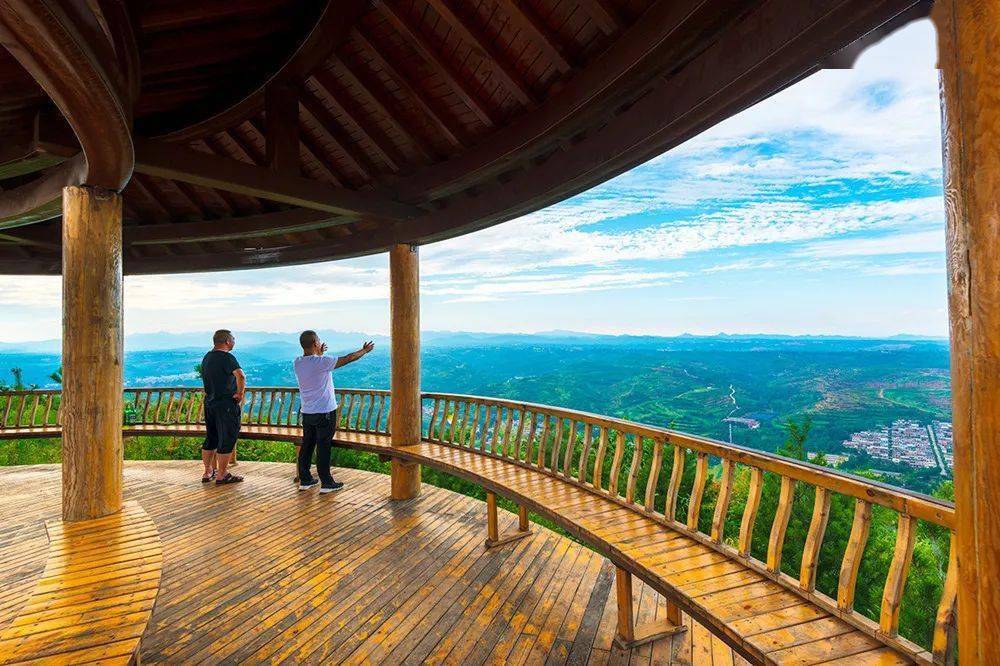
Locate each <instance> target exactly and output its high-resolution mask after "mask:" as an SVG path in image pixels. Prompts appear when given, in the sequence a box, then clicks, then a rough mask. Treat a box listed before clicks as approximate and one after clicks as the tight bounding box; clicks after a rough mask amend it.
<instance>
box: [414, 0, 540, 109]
mask: <svg viewBox="0 0 1000 666" xmlns="http://www.w3.org/2000/svg"><path fill="white" fill-rule="evenodd" d="M427 4H429V5H430V6H431V7H433V8H434V11H436V12H437V13H438V14H439V15H440V16H441V18H443V19H444V20H445V22H446V23H447V24H448V25H449V26H451V28H452V29H453V30H455V31H456V32H457V33H458V34H459V36H460V37H461V38H462V40H463V41H464V42H466V43H467V44H469V45H470V46H471V47H472V50H473V51H474V52H475V53H476V54H477V55H479V56H480V57H481V58H483V59H484V60H486V62H487V63H488V64H489V66H490V68H491V69H492V70H493V73H494V74H495V75H496V76H497V77H498V78H499V79H500V81H501V82H502V83H503V86H504V88H506V89H507V92H509V93H510V94H511V95H513V96H514V98H515V99H516V100H517V101H518V102H520V103H521V105H522V106H526V107H528V108H534V107H535V106H537V105H538V99H537V98H536V97H535V95H534V93H532V92H531V90H530V89H529V88H528V86H527V84H525V82H524V81H523V80H522V78H521V75H520V74H518V72H517V71H516V70H515V69H514V68H513V67H512V66H511V65H510V63H509V62H508V60H507V56H506V55H505V54H504V53H502V52H501V51H500V49H498V48H496V46H494V45H493V42H492V40H490V39H489V37H487V36H486V35H484V34H483V32H482V30H481V29H480V28H479V27H478V26H477V25H475V24H474V23H473V22H472V21H470V20H468V19H467V18H465V17H463V16H460V15H459V14H458V13H457V12H455V10H453V9H452V8H451V6H450V5H449V4H448V2H446V1H445V0H427Z"/></svg>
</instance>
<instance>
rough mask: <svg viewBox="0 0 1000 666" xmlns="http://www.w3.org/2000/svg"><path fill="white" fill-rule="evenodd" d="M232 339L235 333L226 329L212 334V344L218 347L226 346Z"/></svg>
mask: <svg viewBox="0 0 1000 666" xmlns="http://www.w3.org/2000/svg"><path fill="white" fill-rule="evenodd" d="M232 339H233V332H232V331H230V330H228V329H225V328H220V329H219V330H217V331H216V332H215V333H213V334H212V343H213V344H216V345H224V344H226V343H227V342H229V341H230V340H232Z"/></svg>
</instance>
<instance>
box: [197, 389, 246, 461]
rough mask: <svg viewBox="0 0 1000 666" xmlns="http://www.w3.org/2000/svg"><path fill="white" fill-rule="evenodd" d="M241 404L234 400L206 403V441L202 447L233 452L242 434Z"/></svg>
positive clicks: (217, 451) (222, 451)
mask: <svg viewBox="0 0 1000 666" xmlns="http://www.w3.org/2000/svg"><path fill="white" fill-rule="evenodd" d="M241 411H242V410H241V409H240V406H239V405H238V404H236V401H234V400H226V401H223V402H220V403H217V404H206V405H205V442H204V443H203V444H202V445H201V448H202V449H204V450H205V451H215V452H216V453H222V454H226V453H232V452H233V449H234V448H236V439H237V438H238V437H239V436H240V413H241Z"/></svg>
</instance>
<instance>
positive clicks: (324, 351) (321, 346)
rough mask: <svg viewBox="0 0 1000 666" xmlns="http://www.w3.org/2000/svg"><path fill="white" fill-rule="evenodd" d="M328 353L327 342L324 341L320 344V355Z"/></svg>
mask: <svg viewBox="0 0 1000 666" xmlns="http://www.w3.org/2000/svg"><path fill="white" fill-rule="evenodd" d="M325 353H326V343H325V342H324V343H323V344H321V345H320V346H319V355H320V356H322V355H323V354H325Z"/></svg>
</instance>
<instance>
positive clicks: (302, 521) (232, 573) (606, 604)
mask: <svg viewBox="0 0 1000 666" xmlns="http://www.w3.org/2000/svg"><path fill="white" fill-rule="evenodd" d="M239 470H240V473H241V474H245V475H246V477H247V481H246V483H243V484H240V485H238V486H228V487H215V486H214V485H202V484H201V483H199V482H198V476H199V465H198V463H194V462H174V461H171V462H128V463H126V466H125V480H126V497H127V499H134V500H138V501H139V502H140V503H141V504H142V506H143V507H144V508H145V509H146V511H147V512H148V513H149V514H150V516H152V518H153V520H154V521H155V523H156V525H157V527H158V529H159V532H160V537H161V539H162V541H163V555H164V569H163V579H162V584H161V590H160V596H159V599H158V600H157V604H156V608H155V611H154V613H153V619H152V621H151V623H150V626H149V630H148V631H147V633H146V636H145V637H144V639H143V643H142V659H143V661H145V662H150V663H155V662H162V663H212V664H216V663H278V662H284V663H320V662H323V663H329V662H347V663H392V664H398V663H420V662H435V663H440V662H448V663H468V664H480V663H501V662H503V663H512V664H520V663H543V662H544V663H567V662H569V663H587V662H590V663H599V664H600V663H609V662H612V663H629V664H652V663H656V664H668V663H675V664H687V663H694V664H715V665H720V664H733V663H736V664H743V663H746V662H744V661H743V660H741V659H740V658H739V657H736V658H735V659H734V656H733V654H732V652H731V651H730V650H729V649H728V648H727V647H726V646H725V645H724V644H722V643H721V642H720V641H718V640H717V639H714V638H713V637H712V636H711V635H710V634H709V633H708V632H707V631H705V630H704V629H703V628H702V627H700V626H699V625H697V624H692V623H691V621H690V619H687V620H686V621H687V622H688V624H689V626H690V629H689V631H688V632H686V633H685V634H682V635H681V636H679V637H676V638H674V639H673V641H670V640H664V641H660V642H658V643H655V644H653V645H651V646H644V647H642V648H639V649H636V650H634V651H632V652H631V653H629V652H625V651H622V650H618V649H616V648H613V647H612V637H613V633H614V622H615V614H614V611H615V607H614V594H613V588H614V585H613V582H614V575H613V568H612V567H611V566H610V565H609V564H608V563H607V562H606V561H604V560H603V559H602V558H601V557H600V556H598V555H596V554H595V553H593V552H591V551H590V550H588V549H586V548H584V547H582V546H580V545H578V544H576V543H573V542H571V541H569V540H568V539H565V538H563V537H560V536H558V535H556V534H555V533H553V532H550V531H548V530H545V529H541V528H538V526H537V525H536V526H534V528H535V530H536V534H535V535H534V536H532V537H531V538H529V539H525V540H522V541H520V542H517V543H514V544H511V545H508V546H504V547H501V548H497V549H493V550H489V551H488V550H486V549H485V548H484V547H483V540H484V538H485V513H486V505H485V504H484V503H482V502H479V501H477V500H473V499H470V498H467V497H465V496H462V495H458V494H456V493H452V492H450V491H446V490H441V489H437V488H433V487H432V486H428V485H426V484H425V486H424V493H423V495H422V496H421V497H420V498H418V499H416V500H412V501H409V502H401V503H390V502H388V501H386V496H387V495H388V491H389V480H388V477H385V476H383V475H380V474H375V473H370V472H362V471H357V470H339V471H338V472H337V477H338V478H339V479H341V480H343V481H345V482H346V483H347V488H346V489H345V490H343V491H341V492H339V493H335V494H332V495H325V496H320V495H317V494H316V493H315V492H314V491H311V492H308V493H298V492H296V490H295V486H294V485H293V483H292V481H291V476H292V475H293V470H292V466H291V465H289V464H282V463H251V462H245V463H241V465H240V467H239ZM59 502H60V486H59V468H58V467H57V466H52V465H40V466H27V467H2V468H0V628H2V627H4V626H6V624H7V623H8V622H10V620H11V619H12V618H13V616H14V615H15V614H16V613H17V611H18V609H19V607H20V604H21V603H22V601H23V599H24V598H25V597H26V596H27V594H29V593H30V591H31V589H32V585H33V583H34V581H35V580H36V579H37V578H38V576H39V575H40V574H41V572H42V570H43V569H44V566H45V555H46V552H47V543H48V542H47V537H46V533H45V526H44V521H45V520H46V519H49V518H53V517H58V514H59ZM501 523H502V527H510V526H513V525H514V524H515V523H516V517H515V516H514V515H513V514H509V513H506V512H502V514H501ZM636 599H637V604H638V606H639V609H638V612H639V616H638V619H639V620H640V621H643V620H647V619H653V618H655V617H656V616H657V614H658V613H662V612H663V607H662V600H661V599H660V598H659V596H658V595H657V594H655V593H654V592H652V591H651V590H650V589H648V588H646V587H645V586H643V585H641V584H640V585H639V586H638V587H637V588H636Z"/></svg>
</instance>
